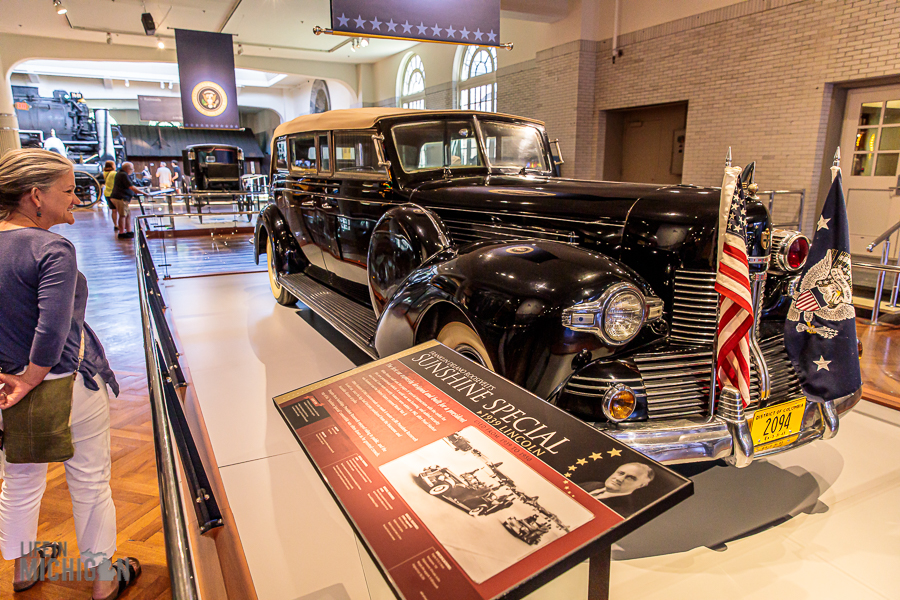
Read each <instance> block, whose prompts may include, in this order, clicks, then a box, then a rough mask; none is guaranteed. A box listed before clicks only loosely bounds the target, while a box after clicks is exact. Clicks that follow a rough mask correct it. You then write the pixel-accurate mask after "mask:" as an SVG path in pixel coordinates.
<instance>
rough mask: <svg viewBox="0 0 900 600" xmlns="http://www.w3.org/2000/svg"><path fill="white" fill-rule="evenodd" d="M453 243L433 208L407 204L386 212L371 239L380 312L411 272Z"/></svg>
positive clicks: (372, 289)
mask: <svg viewBox="0 0 900 600" xmlns="http://www.w3.org/2000/svg"><path fill="white" fill-rule="evenodd" d="M449 247H450V234H449V233H448V232H447V228H446V227H445V226H444V224H443V223H442V222H441V220H440V219H439V218H438V216H437V215H435V214H434V213H433V212H431V211H429V210H426V209H424V208H422V207H421V206H418V205H416V204H404V205H402V206H398V207H396V208H392V209H390V210H388V211H387V212H386V213H384V214H383V215H382V216H381V218H380V219H378V222H377V223H376V224H375V228H374V229H373V230H372V236H371V238H370V240H369V250H368V257H367V260H366V270H367V275H368V284H369V297H370V298H371V300H372V306H373V307H374V308H375V314H376V316H379V315H380V314H381V313H382V311H383V310H384V307H385V305H386V304H387V303H388V300H389V299H390V298H392V297H393V296H394V294H395V293H396V292H397V290H398V289H399V288H400V286H401V285H402V284H403V282H404V281H405V280H406V278H407V277H408V276H409V274H410V273H412V272H413V271H415V270H416V269H417V268H418V267H420V266H421V265H422V264H424V263H425V262H427V261H428V259H430V258H431V257H433V256H434V255H435V254H437V253H439V252H442V251H444V250H447V249H448V248H449Z"/></svg>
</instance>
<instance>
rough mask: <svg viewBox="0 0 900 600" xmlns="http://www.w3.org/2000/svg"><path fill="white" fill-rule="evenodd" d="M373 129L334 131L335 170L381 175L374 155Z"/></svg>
mask: <svg viewBox="0 0 900 600" xmlns="http://www.w3.org/2000/svg"><path fill="white" fill-rule="evenodd" d="M373 135H375V132H374V131H335V132H334V166H335V172H339V173H347V174H356V175H367V176H376V177H383V176H384V169H382V168H381V167H379V166H378V158H377V157H376V155H375V142H374V140H373V139H372V136H373Z"/></svg>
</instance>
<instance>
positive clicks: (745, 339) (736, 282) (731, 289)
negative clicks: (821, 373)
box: [716, 176, 753, 406]
mask: <svg viewBox="0 0 900 600" xmlns="http://www.w3.org/2000/svg"><path fill="white" fill-rule="evenodd" d="M726 179H727V176H726ZM723 188H724V186H723ZM723 200H724V201H723V202H722V205H723V206H722V209H723V210H724V209H726V207H727V210H728V221H727V225H726V227H725V239H724V242H723V245H722V251H721V253H720V255H719V269H718V271H717V273H716V291H717V292H718V293H719V324H718V337H717V343H716V378H717V379H718V382H719V386H720V388H721V387H722V386H724V385H732V386H734V387H735V388H737V390H738V391H740V393H741V400H743V402H744V406H746V405H747V403H748V402H749V400H750V327H751V326H752V325H753V303H752V300H751V295H750V270H749V267H748V262H747V237H746V235H747V234H746V231H747V211H746V208H745V206H744V203H745V198H744V192H743V190H742V189H741V183H740V181H738V182H737V183H736V185H735V188H734V193H733V194H732V196H731V199H730V200H728V199H723ZM726 202H727V203H728V204H730V207H728V205H727V204H726Z"/></svg>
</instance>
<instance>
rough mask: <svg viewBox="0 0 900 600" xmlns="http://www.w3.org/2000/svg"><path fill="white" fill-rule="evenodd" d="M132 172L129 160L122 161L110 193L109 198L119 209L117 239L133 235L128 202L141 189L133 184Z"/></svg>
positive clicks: (132, 166) (132, 168) (132, 167)
mask: <svg viewBox="0 0 900 600" xmlns="http://www.w3.org/2000/svg"><path fill="white" fill-rule="evenodd" d="M133 174H134V165H133V164H131V163H130V162H123V163H122V166H121V167H119V172H118V173H116V178H115V182H114V184H113V191H112V194H110V199H111V200H112V201H113V204H115V205H116V209H117V210H118V211H119V235H118V238H119V239H128V238H133V237H134V231H132V229H131V211H130V209H129V208H128V203H129V202H131V199H132V198H134V197H135V196H137V195H138V194H140V193H141V190H139V189H138V188H137V187H136V186H135V185H134V180H133V179H132V178H131V176H132V175H133Z"/></svg>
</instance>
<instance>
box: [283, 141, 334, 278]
mask: <svg viewBox="0 0 900 600" xmlns="http://www.w3.org/2000/svg"><path fill="white" fill-rule="evenodd" d="M288 145H289V148H290V172H291V178H290V179H291V185H290V192H289V193H288V194H287V200H288V202H289V204H290V207H289V212H290V213H291V215H292V216H291V217H290V219H291V221H292V222H291V229H292V230H293V231H294V236H295V237H296V238H297V241H298V243H299V244H300V247H301V250H302V252H303V254H304V256H305V257H306V259H307V260H308V261H309V263H310V264H311V265H312V266H313V267H316V268H318V269H321V270H322V273H320V274H319V275H320V276H325V275H327V271H328V266H327V265H326V264H325V257H324V253H323V246H325V245H326V244H327V239H326V236H325V231H324V230H325V220H324V217H323V215H322V214H321V210H320V204H321V197H322V195H321V193H320V189H321V185H320V182H319V181H318V179H319V173H318V160H317V155H316V136H315V134H313V133H302V134H298V135H295V136H292V137H290V138H288ZM313 274H314V275H315V273H313Z"/></svg>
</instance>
